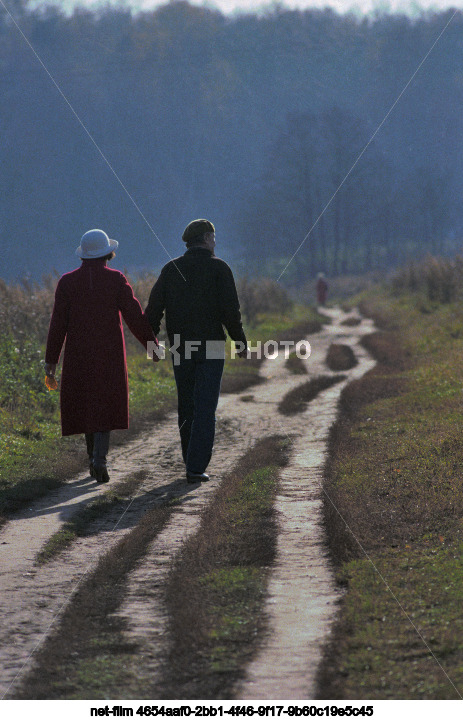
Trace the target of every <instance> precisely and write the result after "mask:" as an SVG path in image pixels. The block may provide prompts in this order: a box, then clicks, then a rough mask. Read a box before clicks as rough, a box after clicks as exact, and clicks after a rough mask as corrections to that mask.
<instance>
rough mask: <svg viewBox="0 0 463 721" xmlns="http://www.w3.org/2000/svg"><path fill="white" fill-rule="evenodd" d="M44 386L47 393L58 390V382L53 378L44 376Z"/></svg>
mask: <svg viewBox="0 0 463 721" xmlns="http://www.w3.org/2000/svg"><path fill="white" fill-rule="evenodd" d="M45 385H46V386H47V388H48V390H49V391H56V389H57V388H58V381H57V380H56V378H55V376H45Z"/></svg>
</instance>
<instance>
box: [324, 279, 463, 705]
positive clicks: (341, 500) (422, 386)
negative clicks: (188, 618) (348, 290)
mask: <svg viewBox="0 0 463 721" xmlns="http://www.w3.org/2000/svg"><path fill="white" fill-rule="evenodd" d="M420 297H421V296H420V292H419V291H417V293H416V294H415V295H413V296H409V295H403V296H399V297H397V292H396V291H394V292H393V293H391V294H387V293H385V292H378V293H376V294H375V296H373V297H370V298H369V299H368V301H367V303H366V304H365V306H364V307H369V308H370V311H372V312H373V313H374V315H375V319H376V317H378V318H379V319H380V322H381V323H382V324H383V327H384V328H386V329H387V330H386V331H385V332H383V333H376V334H374V335H372V336H370V337H368V338H366V339H365V341H364V343H365V345H366V346H367V347H368V348H369V350H370V351H371V352H372V353H373V355H375V357H376V358H377V359H378V360H379V362H378V365H377V366H376V367H375V368H374V369H373V370H372V371H370V372H369V373H367V374H366V375H365V376H364V377H363V378H362V379H360V380H357V381H355V382H353V383H351V384H349V386H347V387H346V388H345V389H344V391H343V393H342V395H341V414H340V418H339V421H338V422H337V424H336V425H335V427H334V428H333V429H332V432H331V435H330V457H329V462H328V464H327V467H326V473H325V482H324V488H325V491H326V498H325V509H324V513H325V523H326V527H327V535H328V538H329V543H330V550H331V555H332V557H333V559H334V560H335V562H336V564H337V567H338V569H339V570H338V579H339V581H340V583H342V584H343V585H345V587H346V592H345V594H344V596H343V600H342V604H341V608H340V615H339V619H338V624H337V626H336V628H335V630H334V632H333V636H332V641H331V644H330V645H329V647H328V648H327V652H326V657H325V661H324V663H323V665H322V669H321V674H320V678H319V694H318V696H319V698H330V699H352V698H369V699H451V698H459V697H461V696H460V695H459V694H460V693H461V687H462V684H463V671H462V669H463V622H462V620H461V611H460V606H461V596H462V594H463V571H462V566H461V549H462V547H463V545H462V544H463V531H462V526H461V519H462V517H463V485H462V481H461V478H462V475H461V471H462V469H463V445H462V443H461V438H460V435H461V434H460V428H459V426H460V418H461V387H462V379H463V362H462V360H461V352H460V349H459V342H458V340H456V339H459V338H461V337H462V333H463V314H462V312H461V308H460V306H459V305H457V304H454V305H452V304H447V303H445V304H442V305H440V306H438V307H436V308H435V309H434V310H433V311H432V313H427V314H425V315H423V313H422V308H421V300H420ZM417 301H418V302H417ZM386 584H387V585H386ZM399 604H400V605H399ZM403 609H405V611H406V614H407V615H406V614H405V613H404V612H403ZM416 629H418V631H419V633H420V634H421V637H420V636H419V635H418V633H417V630H416ZM423 639H424V641H423ZM431 652H432V653H431ZM436 661H437V662H436ZM442 669H444V670H445V673H444V672H443V671H442ZM446 674H447V675H446ZM449 677H450V679H451V680H452V682H453V684H452V683H451V682H450V681H449ZM459 687H460V692H459V691H458V688H459Z"/></svg>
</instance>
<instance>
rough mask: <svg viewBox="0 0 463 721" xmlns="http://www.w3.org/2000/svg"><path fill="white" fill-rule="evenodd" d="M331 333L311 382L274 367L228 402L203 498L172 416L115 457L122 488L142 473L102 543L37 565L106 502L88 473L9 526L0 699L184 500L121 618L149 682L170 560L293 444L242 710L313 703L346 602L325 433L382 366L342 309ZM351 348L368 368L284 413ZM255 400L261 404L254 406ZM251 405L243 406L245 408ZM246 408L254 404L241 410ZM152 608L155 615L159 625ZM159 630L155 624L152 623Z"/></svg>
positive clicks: (365, 328) (318, 349) (3, 563)
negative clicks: (124, 543)
mask: <svg viewBox="0 0 463 721" xmlns="http://www.w3.org/2000/svg"><path fill="white" fill-rule="evenodd" d="M326 313H327V315H329V316H330V317H331V320H332V322H331V324H329V325H326V326H325V327H324V328H323V330H322V331H321V332H320V333H317V334H314V335H313V336H311V337H310V342H311V345H312V354H311V356H310V358H308V359H307V360H306V361H305V363H306V364H307V369H308V372H309V375H308V376H307V377H305V376H297V375H293V374H291V373H290V372H289V371H288V370H287V369H286V367H285V365H284V358H283V355H282V354H281V355H280V356H279V357H278V358H277V359H275V360H268V361H266V362H265V363H264V364H263V366H262V370H261V373H262V375H263V376H264V377H265V379H266V382H265V383H262V384H261V385H258V386H255V387H253V388H251V389H249V390H248V391H246V392H245V393H242V394H237V395H224V396H222V398H221V399H220V403H219V408H218V414H217V415H218V432H217V440H216V446H215V451H214V456H213V460H212V462H211V465H210V469H209V471H210V474H211V481H210V482H209V483H207V484H202V485H201V486H199V487H196V486H193V487H192V486H189V485H187V484H186V483H185V481H184V474H183V464H182V461H181V456H180V452H179V443H178V429H177V422H176V417H175V414H172V415H171V416H169V417H168V419H167V420H166V421H164V422H163V423H162V425H161V426H156V427H154V428H153V430H152V431H150V432H147V433H144V434H142V435H140V436H139V437H138V438H137V439H136V440H134V441H132V442H130V443H128V444H127V445H125V446H124V447H123V448H122V449H118V450H116V451H114V453H113V454H112V456H111V477H112V479H113V480H114V481H117V480H122V479H123V478H125V477H127V476H130V475H131V474H133V473H134V472H137V471H138V472H139V471H145V474H146V479H145V481H144V482H143V484H142V485H141V487H140V488H139V489H138V491H137V493H136V495H135V497H134V498H132V500H131V501H130V503H129V504H128V505H127V507H126V509H125V510H124V513H123V514H122V515H121V513H120V511H119V512H118V514H117V515H115V514H114V515H113V516H112V517H111V516H110V517H108V516H105V519H104V521H102V522H101V524H100V526H99V527H98V529H96V531H97V532H96V531H95V533H93V535H91V536H88V537H85V538H82V539H79V540H77V541H76V542H75V543H74V544H73V546H72V547H71V548H70V549H69V550H67V551H66V552H64V553H62V554H61V555H60V556H59V557H57V558H56V559H55V560H53V561H52V562H50V563H48V564H47V565H45V566H40V567H38V566H35V565H34V558H35V555H36V553H37V552H38V551H39V550H40V548H41V547H42V545H43V543H44V541H45V540H46V539H47V538H49V536H50V535H51V534H52V533H54V532H55V531H56V530H57V529H58V528H59V527H60V526H61V525H62V523H63V522H64V521H65V520H66V519H68V518H69V517H70V516H71V515H72V514H73V513H74V512H75V510H76V509H77V508H78V507H79V506H80V505H81V504H85V503H87V502H88V501H89V500H90V499H92V498H94V497H95V496H97V495H99V494H101V493H103V492H104V491H105V490H106V488H107V487H101V486H97V485H96V484H95V482H94V481H93V480H92V479H90V478H89V477H88V476H86V474H85V473H82V474H81V475H79V476H77V477H75V478H72V479H69V481H68V482H67V483H66V485H65V486H64V487H63V488H61V489H59V490H58V491H56V492H54V493H52V494H49V495H48V496H47V497H46V498H45V499H43V500H41V501H40V502H38V503H35V504H34V505H33V506H31V508H30V509H28V510H27V511H26V512H23V513H21V514H18V516H17V517H16V518H15V519H14V520H12V521H10V522H9V523H8V524H7V525H6V526H5V527H4V528H3V529H2V531H1V533H0V597H1V614H0V668H1V672H0V674H1V677H0V697H2V698H5V697H6V698H11V697H13V696H14V688H15V685H16V684H17V683H18V682H19V680H20V678H21V677H22V675H23V674H24V673H25V672H26V670H27V669H28V668H29V666H30V665H31V663H33V660H34V653H35V651H36V650H37V648H38V647H39V646H40V644H41V643H42V642H43V641H44V639H45V638H46V636H47V634H48V633H49V631H50V629H51V627H52V625H55V624H56V623H57V622H58V621H59V616H60V613H61V612H62V610H63V609H64V607H65V605H66V604H67V602H68V601H69V599H70V598H71V596H72V594H73V592H74V590H75V589H76V588H77V587H78V585H79V583H80V582H81V580H82V578H83V576H84V575H85V574H86V573H88V572H89V571H91V570H92V569H93V568H94V566H95V564H96V562H97V560H98V558H99V557H100V556H101V554H102V553H103V552H105V551H106V550H107V549H108V548H109V547H110V546H112V545H113V544H115V543H116V542H117V541H119V540H120V538H121V537H122V536H123V535H124V534H125V533H127V532H128V531H129V530H131V529H132V528H133V526H134V525H135V524H136V523H137V522H138V520H139V519H140V518H141V517H142V515H143V514H144V513H145V512H146V510H147V509H148V508H149V507H150V504H152V503H153V502H155V501H158V500H159V499H160V498H169V497H170V496H176V497H181V499H182V503H181V507H180V513H176V514H175V520H174V522H172V523H170V524H168V525H167V526H166V528H165V529H164V530H163V531H162V532H161V534H160V535H159V536H158V537H157V538H156V540H155V541H154V542H153V544H152V545H151V547H150V548H149V551H148V554H147V555H146V557H145V558H144V561H143V562H142V563H141V564H140V565H139V566H138V567H137V568H136V570H135V571H134V572H133V573H132V574H131V577H130V582H129V588H128V592H127V595H126V598H125V601H124V604H123V606H122V608H121V609H120V611H119V614H120V615H121V616H123V617H124V619H125V620H126V622H127V628H128V631H127V633H128V635H129V636H131V637H132V638H135V639H136V640H137V643H139V644H140V648H141V656H142V658H143V662H144V664H145V665H147V666H148V667H149V671H150V674H151V676H152V677H155V675H156V672H157V660H156V659H157V658H159V657H160V656H161V655H162V653H160V652H162V650H163V648H164V644H165V642H166V641H165V639H166V634H165V621H166V615H165V610H164V608H163V603H162V594H161V589H162V587H163V582H164V579H165V575H166V573H167V570H168V565H169V561H170V559H171V558H172V555H173V554H174V553H176V551H177V550H178V549H179V547H180V545H181V543H182V542H183V541H184V540H185V538H186V537H187V536H188V535H189V534H191V533H192V532H194V531H195V530H196V528H197V527H198V525H199V514H200V511H201V509H202V508H203V507H204V505H205V504H206V503H207V502H208V499H209V498H210V495H211V493H212V492H213V491H214V488H215V487H216V486H217V484H218V483H220V481H221V479H222V477H223V476H224V474H225V473H227V472H228V471H229V470H231V468H232V467H233V465H234V464H235V463H236V461H237V459H238V457H239V456H240V455H241V454H242V453H244V452H245V451H246V450H247V449H248V448H250V447H251V446H252V445H253V444H254V443H255V441H256V440H257V439H258V438H260V437H262V436H266V435H273V434H280V435H281V434H287V435H288V436H289V437H291V439H292V441H293V451H292V455H291V461H290V464H289V466H288V467H286V468H285V469H284V472H283V476H282V483H281V489H280V493H279V496H278V501H277V509H278V512H279V520H280V534H279V539H278V551H277V559H276V564H275V568H274V570H273V572H272V577H271V582H270V589H269V597H268V602H267V611H268V614H269V617H270V629H269V633H268V637H267V639H266V640H265V643H264V644H263V645H262V649H261V652H260V653H259V655H258V657H257V658H256V659H255V660H254V662H253V663H251V665H250V666H249V668H248V669H247V677H246V680H245V682H244V683H241V684H240V685H239V687H237V688H236V694H235V697H236V698H237V699H259V698H262V699H264V698H265V699H272V698H279V699H282V698H285V699H303V698H305V699H307V698H311V697H312V696H313V693H314V683H315V673H316V670H317V666H318V663H319V659H320V649H321V646H322V644H323V642H324V639H325V638H326V635H327V633H328V632H329V628H330V624H331V621H332V619H333V615H334V613H335V610H336V600H337V598H338V595H337V594H338V591H337V590H336V588H335V585H334V583H333V578H332V573H331V569H330V565H329V561H328V559H327V557H326V553H325V549H324V539H323V529H322V527H321V523H320V518H321V502H322V490H321V486H320V480H321V472H322V467H323V464H324V459H325V453H326V438H327V433H328V430H329V428H330V426H331V425H332V423H333V421H334V420H335V417H336V409H337V400H338V398H339V394H340V392H341V390H342V387H343V386H344V385H345V383H347V382H348V381H349V380H350V379H352V378H356V377H359V376H361V375H362V374H363V373H365V372H366V371H367V370H368V369H369V368H370V367H372V365H373V363H372V361H371V360H370V359H369V357H368V355H367V353H366V351H365V350H364V349H363V348H362V347H361V346H360V345H359V339H360V338H361V336H363V335H365V334H366V333H368V332H371V330H372V326H371V323H370V322H369V321H367V320H364V319H363V320H362V322H361V323H360V324H359V325H357V326H345V325H342V321H343V320H344V319H345V317H346V314H344V313H343V312H342V311H340V310H339V309H329V310H327V311H326ZM333 342H334V343H343V344H348V345H350V346H351V347H352V348H353V350H354V352H355V354H356V356H357V359H358V361H359V363H358V365H356V366H355V367H354V368H353V369H352V370H350V371H348V372H346V380H344V381H342V382H341V383H338V384H337V385H334V386H332V387H331V388H329V389H327V390H325V391H323V392H322V393H321V394H320V395H319V396H318V397H317V398H316V399H315V400H314V401H313V402H312V403H311V404H309V406H308V408H307V410H306V411H304V412H303V413H300V414H298V415H296V416H293V417H286V416H283V415H281V414H280V413H279V412H278V403H279V401H280V400H281V399H282V398H283V397H284V396H285V394H286V393H288V392H289V391H290V390H292V389H293V388H295V387H296V386H298V385H300V384H302V383H304V382H305V381H306V380H307V378H311V377H315V376H318V375H322V374H323V375H330V371H329V370H328V369H327V368H326V365H325V358H326V353H327V350H328V348H329V346H330V344H331V343H333ZM251 396H252V398H250V397H251ZM243 397H244V400H242V399H243ZM244 401H246V402H244ZM153 607H154V608H155V609H156V613H155V614H153ZM153 619H154V621H153Z"/></svg>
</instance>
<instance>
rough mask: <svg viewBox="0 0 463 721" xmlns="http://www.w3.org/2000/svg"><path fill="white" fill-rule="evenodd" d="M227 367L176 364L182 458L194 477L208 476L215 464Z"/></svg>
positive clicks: (216, 362)
mask: <svg viewBox="0 0 463 721" xmlns="http://www.w3.org/2000/svg"><path fill="white" fill-rule="evenodd" d="M223 365H224V361H223V359H216V358H209V359H204V360H201V359H196V358H188V359H187V358H181V359H180V362H179V363H178V364H177V365H176V364H175V363H174V375H175V382H176V384H177V395H178V427H179V430H180V440H181V443H182V455H183V460H184V461H185V465H186V469H187V471H190V472H191V473H204V471H205V470H206V468H207V466H208V463H209V461H210V460H211V455H212V448H213V446H214V436H215V412H216V409H217V403H218V402H219V394H220V383H221V381H222V373H223Z"/></svg>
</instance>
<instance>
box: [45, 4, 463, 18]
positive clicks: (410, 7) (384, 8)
mask: <svg viewBox="0 0 463 721" xmlns="http://www.w3.org/2000/svg"><path fill="white" fill-rule="evenodd" d="M45 2H47V3H48V4H52V5H57V6H59V7H61V8H62V9H63V10H65V11H66V12H72V9H73V7H74V6H75V5H80V6H84V7H88V8H95V7H96V6H97V5H100V4H102V0H34V1H33V3H31V4H33V5H41V4H45ZM190 2H191V4H194V5H205V6H206V7H210V8H217V9H219V10H221V11H222V12H223V13H226V14H235V13H242V12H255V11H257V12H262V11H263V10H264V9H265V8H268V7H269V5H270V4H271V3H270V2H261V0H206V1H204V0H190ZM103 4H108V5H116V6H122V7H130V8H133V9H134V10H135V11H139V10H151V9H153V8H155V7H157V6H158V5H164V4H166V3H165V0H162V1H159V0H103ZM279 4H281V5H283V6H285V7H288V8H300V9H304V8H319V9H323V8H325V7H331V8H332V9H333V10H335V11H336V12H339V13H351V12H352V13H354V14H356V15H360V16H362V15H365V14H371V13H376V12H382V13H405V14H407V15H410V16H416V15H419V14H420V13H421V12H422V11H423V10H426V11H427V10H431V11H432V10H435V11H442V10H445V9H448V8H449V7H453V8H463V0H456V1H455V2H451V0H420V2H419V3H418V2H416V0H284V1H283V2H281V3H279Z"/></svg>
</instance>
